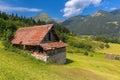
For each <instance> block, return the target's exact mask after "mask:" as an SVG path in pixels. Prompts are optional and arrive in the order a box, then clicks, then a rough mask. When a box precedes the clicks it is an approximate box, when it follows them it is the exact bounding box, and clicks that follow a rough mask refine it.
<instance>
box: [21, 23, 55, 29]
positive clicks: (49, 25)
mask: <svg viewBox="0 0 120 80" xmlns="http://www.w3.org/2000/svg"><path fill="white" fill-rule="evenodd" d="M53 25H54V24H45V25H35V26H29V27H21V28H19V29H27V28H28V29H29V28H38V27H47V26H48V27H51V26H53Z"/></svg>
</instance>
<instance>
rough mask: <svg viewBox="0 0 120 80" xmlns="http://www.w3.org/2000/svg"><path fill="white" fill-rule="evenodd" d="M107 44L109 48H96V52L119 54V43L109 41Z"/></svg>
mask: <svg viewBox="0 0 120 80" xmlns="http://www.w3.org/2000/svg"><path fill="white" fill-rule="evenodd" d="M109 45H110V48H106V49H102V50H97V52H100V53H107V54H118V55H120V44H112V43H110V44H109Z"/></svg>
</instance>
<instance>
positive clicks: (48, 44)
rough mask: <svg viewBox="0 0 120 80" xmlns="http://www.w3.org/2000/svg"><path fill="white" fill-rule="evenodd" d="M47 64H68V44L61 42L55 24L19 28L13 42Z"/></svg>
mask: <svg viewBox="0 0 120 80" xmlns="http://www.w3.org/2000/svg"><path fill="white" fill-rule="evenodd" d="M11 42H12V44H13V45H14V46H18V47H22V48H23V49H24V50H26V51H28V52H31V55H32V56H35V57H36V58H37V59H41V60H43V61H45V62H56V63H60V64H61V63H65V62H66V46H67V45H66V44H65V43H64V42H62V41H60V39H59V37H58V35H57V34H56V32H55V30H54V25H53V24H47V25H40V26H33V27H25V28H19V29H18V30H17V31H16V34H15V36H14V38H13V40H12V41H11Z"/></svg>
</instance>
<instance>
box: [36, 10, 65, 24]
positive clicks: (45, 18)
mask: <svg viewBox="0 0 120 80" xmlns="http://www.w3.org/2000/svg"><path fill="white" fill-rule="evenodd" d="M34 20H35V21H36V22H37V21H38V20H40V21H45V22H46V23H54V24H55V23H62V22H63V20H56V19H53V18H51V17H50V16H49V15H48V14H47V13H44V12H42V13H40V14H38V15H36V16H35V17H34Z"/></svg>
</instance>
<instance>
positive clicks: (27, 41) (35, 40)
mask: <svg viewBox="0 0 120 80" xmlns="http://www.w3.org/2000/svg"><path fill="white" fill-rule="evenodd" d="M52 27H53V24H47V25H40V26H33V27H25V28H19V29H18V30H17V31H16V34H15V36H14V39H13V40H12V41H11V42H12V44H24V45H39V44H40V42H41V41H42V40H43V38H44V37H45V35H46V34H47V33H48V32H49V30H50V29H51V28H52Z"/></svg>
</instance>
